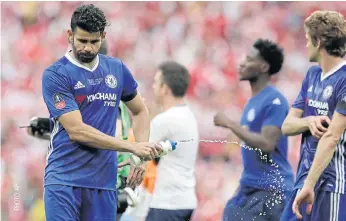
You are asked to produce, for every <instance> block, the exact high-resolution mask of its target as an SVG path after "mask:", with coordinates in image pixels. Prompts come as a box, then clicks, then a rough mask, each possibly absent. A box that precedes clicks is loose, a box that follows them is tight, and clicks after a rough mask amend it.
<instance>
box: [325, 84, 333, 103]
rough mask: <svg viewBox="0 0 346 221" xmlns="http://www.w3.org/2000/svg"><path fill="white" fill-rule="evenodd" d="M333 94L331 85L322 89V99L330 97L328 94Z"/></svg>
mask: <svg viewBox="0 0 346 221" xmlns="http://www.w3.org/2000/svg"><path fill="white" fill-rule="evenodd" d="M332 94H333V87H332V85H328V86H327V87H326V88H325V89H324V90H323V95H322V97H323V99H325V100H327V99H329V98H330V96H332Z"/></svg>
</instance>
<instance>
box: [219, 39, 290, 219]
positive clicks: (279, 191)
mask: <svg viewBox="0 0 346 221" xmlns="http://www.w3.org/2000/svg"><path fill="white" fill-rule="evenodd" d="M283 60H284V54H283V50H282V49H281V48H280V47H279V46H278V45H277V44H276V43H274V42H271V41H269V40H262V39H258V40H257V41H256V42H255V43H254V45H253V47H252V48H251V49H250V51H249V53H248V54H247V56H246V59H245V60H244V62H242V64H241V66H240V70H239V72H240V80H246V81H249V83H250V86H251V91H252V97H251V98H250V99H249V100H248V102H247V104H246V106H245V108H244V110H243V114H242V117H241V120H240V124H239V123H237V122H236V121H234V120H232V119H229V118H228V117H227V116H226V115H225V114H224V113H219V114H217V115H216V116H215V118H214V122H215V125H216V126H221V127H225V128H227V129H230V130H231V131H232V132H233V133H234V134H235V135H237V136H238V137H239V139H241V140H242V141H243V142H244V143H245V145H246V146H248V148H246V149H245V148H242V150H241V152H242V158H243V165H244V170H243V173H242V176H241V180H240V187H239V189H238V191H237V192H236V194H235V196H234V197H233V198H232V199H230V200H229V201H228V203H227V205H226V207H225V210H224V215H223V220H224V221H227V220H263V221H264V220H279V219H280V216H281V213H282V211H283V208H284V206H285V201H284V199H285V198H286V196H288V195H289V193H290V191H291V189H292V187H293V173H292V169H291V166H290V164H289V162H288V159H287V146H288V141H287V137H285V136H283V135H282V133H281V130H280V129H281V125H282V123H283V121H284V119H285V117H286V116H287V113H288V109H289V106H288V102H287V100H286V98H285V97H284V96H283V95H282V94H281V92H280V91H278V90H277V89H276V88H275V87H273V86H272V85H270V78H271V76H272V75H274V74H277V73H278V72H279V71H280V69H281V67H282V63H283ZM274 163H275V164H276V165H277V168H276V167H275V166H273V165H274Z"/></svg>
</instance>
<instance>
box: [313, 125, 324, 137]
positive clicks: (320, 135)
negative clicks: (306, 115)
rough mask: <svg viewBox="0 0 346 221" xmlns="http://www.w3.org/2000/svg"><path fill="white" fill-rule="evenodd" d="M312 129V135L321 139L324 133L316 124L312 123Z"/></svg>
mask: <svg viewBox="0 0 346 221" xmlns="http://www.w3.org/2000/svg"><path fill="white" fill-rule="evenodd" d="M310 131H311V134H312V136H314V137H316V138H317V139H320V138H321V137H322V135H323V133H322V132H321V131H319V130H318V129H317V127H316V125H315V124H311V129H310Z"/></svg>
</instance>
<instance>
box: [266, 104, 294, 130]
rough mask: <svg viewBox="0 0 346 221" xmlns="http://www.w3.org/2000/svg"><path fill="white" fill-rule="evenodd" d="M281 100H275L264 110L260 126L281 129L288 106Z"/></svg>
mask: <svg viewBox="0 0 346 221" xmlns="http://www.w3.org/2000/svg"><path fill="white" fill-rule="evenodd" d="M285 102H286V101H284V100H282V98H275V99H273V101H272V102H271V103H270V104H269V105H267V106H266V107H265V109H264V118H263V125H262V126H275V127H278V128H281V126H282V124H283V122H284V120H285V118H286V116H287V114H288V104H286V103H285Z"/></svg>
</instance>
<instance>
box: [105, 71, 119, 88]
mask: <svg viewBox="0 0 346 221" xmlns="http://www.w3.org/2000/svg"><path fill="white" fill-rule="evenodd" d="M105 82H106V84H107V86H108V87H110V88H116V87H117V85H118V82H117V79H116V78H115V77H114V76H113V75H111V74H109V75H107V76H106V77H105Z"/></svg>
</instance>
